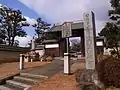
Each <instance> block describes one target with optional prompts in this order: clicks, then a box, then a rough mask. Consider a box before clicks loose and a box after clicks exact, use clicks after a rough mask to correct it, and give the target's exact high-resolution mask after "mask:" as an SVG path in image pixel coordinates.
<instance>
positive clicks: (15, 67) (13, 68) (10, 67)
mask: <svg viewBox="0 0 120 90" xmlns="http://www.w3.org/2000/svg"><path fill="white" fill-rule="evenodd" d="M45 64H48V62H28V63H25V65H24V66H25V69H24V70H32V69H33V67H34V68H35V67H38V66H43V65H45ZM19 72H20V70H19V62H13V63H3V64H0V78H4V77H7V76H10V75H13V74H16V73H19Z"/></svg>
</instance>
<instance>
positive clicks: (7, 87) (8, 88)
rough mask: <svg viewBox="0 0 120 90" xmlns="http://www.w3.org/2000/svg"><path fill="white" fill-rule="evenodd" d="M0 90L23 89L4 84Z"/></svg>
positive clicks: (0, 86)
mask: <svg viewBox="0 0 120 90" xmlns="http://www.w3.org/2000/svg"><path fill="white" fill-rule="evenodd" d="M3 87H4V88H3ZM0 90H23V88H19V87H17V86H12V85H8V84H4V85H0Z"/></svg>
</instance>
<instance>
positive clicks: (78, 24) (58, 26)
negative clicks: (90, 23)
mask: <svg viewBox="0 0 120 90" xmlns="http://www.w3.org/2000/svg"><path fill="white" fill-rule="evenodd" d="M71 23H72V25H71V27H72V30H75V29H82V28H84V23H83V21H79V22H78V21H77V22H71ZM56 31H62V24H56V25H54V26H53V27H52V28H51V29H50V31H49V32H56Z"/></svg>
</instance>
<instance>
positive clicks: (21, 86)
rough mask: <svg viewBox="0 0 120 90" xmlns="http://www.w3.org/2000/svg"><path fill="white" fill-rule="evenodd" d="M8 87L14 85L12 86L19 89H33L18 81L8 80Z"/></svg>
mask: <svg viewBox="0 0 120 90" xmlns="http://www.w3.org/2000/svg"><path fill="white" fill-rule="evenodd" d="M6 84H7V85H12V86H16V87H18V88H23V90H27V89H29V88H30V87H31V85H27V84H24V83H21V82H18V81H14V80H7V81H6Z"/></svg>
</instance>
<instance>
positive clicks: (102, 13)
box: [0, 0, 110, 46]
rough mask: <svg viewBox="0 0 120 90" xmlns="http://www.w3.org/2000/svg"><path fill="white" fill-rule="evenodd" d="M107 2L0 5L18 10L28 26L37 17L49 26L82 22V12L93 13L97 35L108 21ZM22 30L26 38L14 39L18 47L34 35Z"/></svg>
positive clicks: (30, 0) (47, 0)
mask: <svg viewBox="0 0 120 90" xmlns="http://www.w3.org/2000/svg"><path fill="white" fill-rule="evenodd" d="M109 2H110V0H100V1H98V0H0V4H4V5H6V6H8V7H10V8H14V9H20V10H21V11H22V13H23V15H24V16H25V17H26V18H27V20H28V22H29V23H30V24H34V22H35V19H36V18H37V17H41V18H42V19H43V20H45V21H47V22H48V23H51V24H53V23H61V22H64V21H74V20H82V19H83V13H84V12H87V11H93V12H94V13H95V22H96V32H97V33H98V32H99V31H100V30H101V29H102V28H103V27H104V25H105V23H106V22H107V21H108V10H109V9H110V3H109ZM24 29H25V31H26V32H27V34H28V35H27V37H26V38H25V37H24V38H21V37H17V38H16V39H17V40H19V41H20V46H26V45H27V42H28V41H29V40H30V39H31V38H32V36H34V35H35V32H34V28H32V27H29V28H24Z"/></svg>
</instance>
